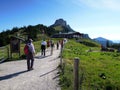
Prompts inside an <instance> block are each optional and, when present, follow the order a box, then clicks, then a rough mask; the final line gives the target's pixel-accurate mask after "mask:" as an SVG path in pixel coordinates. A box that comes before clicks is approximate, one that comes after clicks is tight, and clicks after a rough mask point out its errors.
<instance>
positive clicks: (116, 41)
mask: <svg viewBox="0 0 120 90" xmlns="http://www.w3.org/2000/svg"><path fill="white" fill-rule="evenodd" d="M112 41H113V43H120V40H112Z"/></svg>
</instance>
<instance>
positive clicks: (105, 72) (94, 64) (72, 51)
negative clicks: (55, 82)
mask: <svg viewBox="0 0 120 90" xmlns="http://www.w3.org/2000/svg"><path fill="white" fill-rule="evenodd" d="M90 45H91V44H90ZM89 48H92V50H93V52H87V50H89ZM94 50H97V52H94ZM75 57H79V58H80V64H79V74H80V75H79V78H80V85H79V86H80V88H81V89H82V90H119V89H120V84H119V83H120V78H119V77H120V71H119V70H120V54H119V53H116V52H100V48H99V45H98V46H96V47H90V46H89V45H87V46H86V45H84V44H80V43H77V42H74V41H69V42H68V43H67V44H66V45H65V49H64V52H63V60H64V63H65V68H64V75H61V79H60V84H61V86H62V90H73V60H74V58H75ZM64 79H65V80H64Z"/></svg>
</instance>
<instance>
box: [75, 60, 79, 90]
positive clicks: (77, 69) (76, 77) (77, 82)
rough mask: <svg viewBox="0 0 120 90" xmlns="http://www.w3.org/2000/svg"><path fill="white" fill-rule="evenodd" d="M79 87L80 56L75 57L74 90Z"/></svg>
mask: <svg viewBox="0 0 120 90" xmlns="http://www.w3.org/2000/svg"><path fill="white" fill-rule="evenodd" d="M78 89H79V58H75V59H74V90H78Z"/></svg>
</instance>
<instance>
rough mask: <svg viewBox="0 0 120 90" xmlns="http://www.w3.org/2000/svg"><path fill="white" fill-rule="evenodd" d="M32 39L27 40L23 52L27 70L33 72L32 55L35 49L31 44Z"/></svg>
mask: <svg viewBox="0 0 120 90" xmlns="http://www.w3.org/2000/svg"><path fill="white" fill-rule="evenodd" d="M32 41H33V40H32V39H28V41H27V43H26V46H25V48H24V52H25V54H26V57H27V69H28V71H30V70H33V64H34V55H35V48H34V45H33V43H32Z"/></svg>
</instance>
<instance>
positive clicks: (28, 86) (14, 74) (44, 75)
mask: <svg viewBox="0 0 120 90" xmlns="http://www.w3.org/2000/svg"><path fill="white" fill-rule="evenodd" d="M59 54H60V50H54V53H53V55H50V51H49V50H47V55H46V57H43V56H40V53H39V54H37V55H36V56H35V61H34V70H31V71H27V64H26V60H20V61H12V62H5V63H2V64H0V90H61V88H60V86H59V85H58V83H59V75H58V74H57V73H58V69H57V66H58V65H59V63H60V59H59V58H58V56H59Z"/></svg>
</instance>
